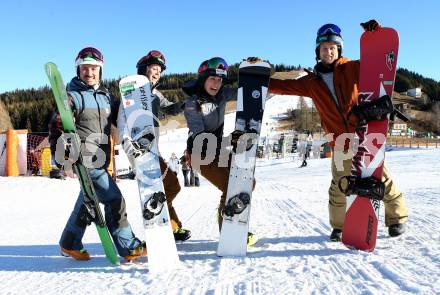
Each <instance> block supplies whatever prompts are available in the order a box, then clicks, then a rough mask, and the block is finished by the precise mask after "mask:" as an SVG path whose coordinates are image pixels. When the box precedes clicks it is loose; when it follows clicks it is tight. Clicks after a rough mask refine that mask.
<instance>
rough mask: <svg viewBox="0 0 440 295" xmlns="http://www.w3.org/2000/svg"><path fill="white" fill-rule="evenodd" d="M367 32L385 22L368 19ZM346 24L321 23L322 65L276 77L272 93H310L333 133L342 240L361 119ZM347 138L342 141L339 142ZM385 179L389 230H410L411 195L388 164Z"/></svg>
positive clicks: (334, 216)
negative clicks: (346, 52)
mask: <svg viewBox="0 0 440 295" xmlns="http://www.w3.org/2000/svg"><path fill="white" fill-rule="evenodd" d="M361 26H362V27H363V28H364V30H365V31H375V30H376V29H377V28H378V27H380V25H379V24H378V23H377V21H375V20H370V21H368V22H366V23H362V24H361ZM342 51H343V39H342V35H341V29H340V28H339V27H338V26H337V25H334V24H325V25H323V26H322V27H320V28H319V30H318V33H317V37H316V50H315V52H316V66H315V67H314V70H313V71H307V70H306V72H307V75H305V76H302V77H300V78H298V79H297V80H281V79H271V80H270V83H269V92H270V93H272V94H281V95H298V96H307V97H311V98H312V99H313V102H314V104H315V106H316V109H317V110H318V112H319V115H320V117H321V125H322V126H323V127H324V129H325V131H326V132H327V133H329V134H330V135H332V141H331V146H332V149H333V153H332V165H331V167H332V168H331V170H332V181H331V184H330V189H329V219H330V225H331V226H332V228H333V230H332V233H331V234H330V240H331V241H340V240H341V237H342V227H343V224H344V218H345V211H346V196H345V194H344V193H343V192H341V190H340V189H339V187H338V183H339V179H341V178H342V177H344V176H348V175H350V170H351V163H352V159H351V158H348V159H347V157H346V155H347V154H346V153H345V152H346V151H347V150H348V145H347V142H346V141H345V140H342V141H341V140H338V137H339V136H342V137H340V138H347V136H346V135H347V134H351V133H354V131H355V126H356V118H354V117H353V116H350V115H349V113H350V110H351V109H352V107H353V106H355V105H356V103H357V97H358V85H359V70H360V62H359V60H356V61H350V60H349V59H348V58H346V57H343V56H342ZM339 142H341V143H339ZM382 181H383V182H384V184H385V196H384V199H383V201H384V204H385V224H386V226H388V232H389V235H390V236H392V237H394V236H399V235H401V234H402V233H404V232H405V228H406V226H405V223H406V221H407V219H408V212H407V208H406V204H405V199H404V197H403V195H402V193H401V192H400V190H399V189H398V188H397V186H396V184H395V183H394V182H393V181H392V179H391V177H390V176H389V173H388V169H387V166H386V165H385V163H384V169H383V176H382Z"/></svg>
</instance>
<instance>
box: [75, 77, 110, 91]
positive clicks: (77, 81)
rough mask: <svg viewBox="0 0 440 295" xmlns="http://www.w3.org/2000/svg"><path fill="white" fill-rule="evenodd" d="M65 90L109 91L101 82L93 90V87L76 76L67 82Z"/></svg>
mask: <svg viewBox="0 0 440 295" xmlns="http://www.w3.org/2000/svg"><path fill="white" fill-rule="evenodd" d="M67 90H68V91H78V92H79V91H93V92H95V91H99V92H102V93H104V94H108V93H109V92H108V90H107V88H105V87H104V86H103V85H102V84H101V83H100V84H99V87H98V89H96V90H95V88H94V87H93V86H89V85H87V84H86V83H84V82H83V81H82V80H81V79H79V78H78V77H75V78H73V79H72V81H70V83H69V84H67Z"/></svg>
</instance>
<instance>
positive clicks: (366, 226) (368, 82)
mask: <svg viewBox="0 0 440 295" xmlns="http://www.w3.org/2000/svg"><path fill="white" fill-rule="evenodd" d="M360 49H361V56H360V77H359V101H358V104H360V105H361V104H362V103H365V102H369V101H373V100H375V99H377V98H379V97H381V96H383V95H385V94H387V95H389V96H390V97H392V95H393V88H394V78H395V75H396V65H397V53H398V49H399V36H398V34H397V32H396V31H395V30H394V29H391V28H379V29H378V30H377V31H375V32H365V33H363V34H362V37H361V45H360ZM387 131H388V119H385V120H381V121H370V122H368V124H367V125H363V126H359V127H358V128H357V129H356V136H357V137H358V138H359V147H358V150H357V151H355V154H354V157H353V164H352V171H351V173H352V175H354V176H360V177H362V178H365V177H369V176H373V177H374V178H376V179H378V180H381V178H382V170H383V161H384V159H385V143H386V135H387ZM379 202H380V201H378V200H374V199H370V198H368V197H364V196H356V195H352V196H349V197H347V212H346V215H345V221H344V227H343V230H342V242H343V243H344V245H346V246H347V247H349V248H351V249H359V250H363V251H368V252H370V251H373V250H374V247H375V246H376V236H377V223H378V217H379V207H380V204H379Z"/></svg>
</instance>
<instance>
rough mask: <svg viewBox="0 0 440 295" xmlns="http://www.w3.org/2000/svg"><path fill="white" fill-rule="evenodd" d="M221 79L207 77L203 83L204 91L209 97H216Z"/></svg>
mask: <svg viewBox="0 0 440 295" xmlns="http://www.w3.org/2000/svg"><path fill="white" fill-rule="evenodd" d="M222 82H223V79H222V78H221V77H217V76H209V77H208V78H207V79H206V81H205V85H204V86H205V90H206V92H207V93H208V94H209V95H211V96H216V95H217V93H218V92H219V90H220V87H221V86H222Z"/></svg>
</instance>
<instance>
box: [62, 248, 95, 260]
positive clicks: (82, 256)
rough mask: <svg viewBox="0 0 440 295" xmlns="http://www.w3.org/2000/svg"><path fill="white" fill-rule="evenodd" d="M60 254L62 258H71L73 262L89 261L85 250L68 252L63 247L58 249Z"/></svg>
mask: <svg viewBox="0 0 440 295" xmlns="http://www.w3.org/2000/svg"><path fill="white" fill-rule="evenodd" d="M60 254H61V255H62V256H64V257H72V258H73V259H75V260H81V261H86V260H90V255H89V253H88V252H87V250H86V249H84V248H83V249H81V250H68V249H65V248H63V247H61V249H60Z"/></svg>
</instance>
